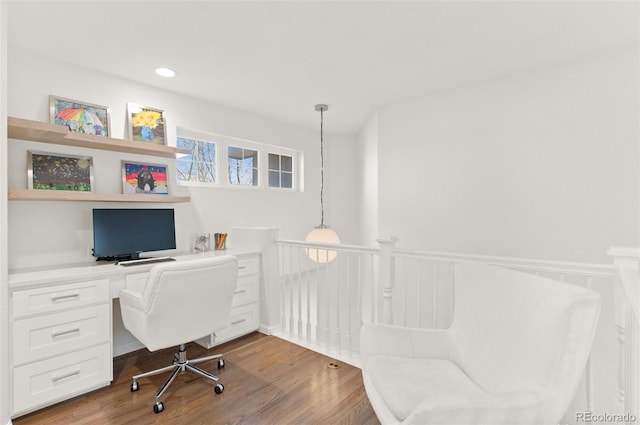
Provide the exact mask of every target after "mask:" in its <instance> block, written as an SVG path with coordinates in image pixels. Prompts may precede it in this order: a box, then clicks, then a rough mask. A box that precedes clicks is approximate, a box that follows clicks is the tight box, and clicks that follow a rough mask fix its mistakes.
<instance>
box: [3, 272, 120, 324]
mask: <svg viewBox="0 0 640 425" xmlns="http://www.w3.org/2000/svg"><path fill="white" fill-rule="evenodd" d="M12 300H13V317H14V318H18V317H24V316H29V315H33V314H41V313H49V312H53V311H60V310H65V309H68V308H72V307H80V306H84V305H89V304H94V303H99V302H107V301H108V300H109V280H108V279H100V280H91V281H86V282H76V283H69V284H66V285H56V286H45V287H41V288H34V289H25V290H22V291H14V292H13V294H12Z"/></svg>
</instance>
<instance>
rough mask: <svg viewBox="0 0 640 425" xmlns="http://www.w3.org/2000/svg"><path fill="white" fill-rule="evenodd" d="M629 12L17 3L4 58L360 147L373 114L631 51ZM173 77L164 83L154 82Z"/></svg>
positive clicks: (408, 4) (470, 6)
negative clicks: (44, 61)
mask: <svg viewBox="0 0 640 425" xmlns="http://www.w3.org/2000/svg"><path fill="white" fill-rule="evenodd" d="M638 10H639V8H638V2H636V1H621V2H616V1H611V0H603V1H576V0H573V1H572V0H565V1H516V0H513V1H490V0H476V1H451V0H449V1H372V2H370V1H350V2H347V1H179V0H174V1H152V0H147V1H137V2H134V1H43V2H34V1H18V0H12V1H10V2H9V6H8V16H9V45H10V47H18V48H22V49H27V50H29V51H33V52H34V53H37V54H42V55H45V56H49V57H55V58H57V59H59V60H61V61H65V62H68V63H71V64H73V65H75V66H85V67H88V68H91V69H95V70H100V71H102V72H106V73H109V74H113V75H117V76H120V77H124V78H128V79H131V80H135V81H139V82H142V83H145V84H149V85H152V86H157V87H161V88H164V89H167V90H171V91H176V92H179V93H183V94H187V95H190V96H195V97H198V98H201V99H205V100H208V101H211V102H214V103H216V104H219V105H223V106H228V107H233V108H237V109H240V110H244V111H248V112H251V113H256V114H260V115H263V116H266V117H269V118H273V119H276V120H279V121H283V122H286V123H289V124H293V125H296V126H301V127H306V128H309V129H311V128H313V129H316V128H317V126H318V122H319V118H318V113H317V112H315V111H314V105H315V104H316V103H327V104H329V111H328V112H327V113H326V114H325V130H326V131H327V132H328V133H333V134H354V133H356V132H357V131H358V130H359V129H360V128H361V126H362V124H363V123H364V122H365V120H366V119H367V118H368V117H369V116H370V114H371V113H372V112H373V111H374V110H375V109H376V108H378V107H380V106H383V105H386V104H390V103H393V102H397V101H401V100H405V99H410V98H413V97H418V96H423V95H425V94H428V93H432V92H437V91H441V90H445V89H447V88H451V87H456V86H460V85H465V84H469V83H473V82H477V81H482V80H486V79H491V78H496V77H501V76H505V75H508V74H512V73H517V72H521V71H525V70H527V69H531V68H539V67H544V66H549V65H552V64H554V63H558V62H563V61H569V60H573V59H575V58H578V57H581V56H584V55H590V54H595V53H600V52H602V51H605V50H607V49H615V48H621V47H623V46H627V47H629V46H634V45H635V46H637V45H638V36H639V34H638V27H639V25H638V18H639V12H638ZM158 66H166V67H170V68H173V69H175V70H176V71H177V73H178V74H177V76H176V77H175V78H173V79H171V80H167V79H164V78H162V77H158V76H156V75H155V74H154V73H153V70H154V68H156V67H158Z"/></svg>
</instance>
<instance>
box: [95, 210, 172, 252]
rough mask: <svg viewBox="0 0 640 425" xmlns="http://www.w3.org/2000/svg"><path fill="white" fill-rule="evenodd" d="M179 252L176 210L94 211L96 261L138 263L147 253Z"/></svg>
mask: <svg viewBox="0 0 640 425" xmlns="http://www.w3.org/2000/svg"><path fill="white" fill-rule="evenodd" d="M175 248H176V230H175V218H174V211H173V209H157V208H150V209H116V208H96V209H94V210H93V256H94V257H96V260H99V261H100V260H105V261H124V260H137V259H139V258H140V254H141V253H143V252H149V251H163V250H167V249H175Z"/></svg>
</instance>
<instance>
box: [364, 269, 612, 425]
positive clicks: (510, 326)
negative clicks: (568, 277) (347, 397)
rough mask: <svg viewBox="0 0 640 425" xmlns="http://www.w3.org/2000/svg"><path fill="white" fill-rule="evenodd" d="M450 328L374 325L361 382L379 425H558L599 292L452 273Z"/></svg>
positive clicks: (494, 274) (502, 274)
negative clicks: (452, 303)
mask: <svg viewBox="0 0 640 425" xmlns="http://www.w3.org/2000/svg"><path fill="white" fill-rule="evenodd" d="M454 298H455V311H454V317H453V322H452V325H451V327H450V328H449V329H415V328H406V327H399V326H392V325H377V324H368V325H365V326H364V327H363V329H362V334H361V355H362V374H363V378H364V384H365V388H366V391H367V395H368V396H369V399H370V401H371V404H372V405H373V408H374V410H375V412H376V414H377V416H378V418H379V419H380V422H381V423H382V424H423V425H427V424H452V425H453V424H456V425H457V424H482V425H492V424H504V425H516V424H532V425H543V424H549V425H557V424H558V423H559V421H560V420H561V419H562V417H563V415H564V414H565V411H566V410H567V408H568V405H569V403H570V402H571V400H572V399H573V396H574V394H575V392H576V389H577V386H578V383H579V380H580V378H581V376H582V373H583V371H584V367H585V364H586V362H587V359H588V356H589V352H590V348H591V343H592V340H593V335H594V333H595V328H596V324H597V321H598V316H599V313H600V297H599V295H598V294H596V293H595V292H593V291H591V290H588V289H584V288H581V287H578V286H575V285H570V284H566V283H562V282H558V281H554V280H550V279H546V278H543V277H538V276H534V275H530V274H527V273H522V272H517V271H513V270H507V269H501V268H497V267H492V266H486V265H479V264H470V263H460V264H456V265H455V266H454Z"/></svg>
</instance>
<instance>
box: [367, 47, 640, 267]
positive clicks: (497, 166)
mask: <svg viewBox="0 0 640 425" xmlns="http://www.w3.org/2000/svg"><path fill="white" fill-rule="evenodd" d="M639 71H640V70H639V67H638V51H637V49H630V50H624V51H617V52H610V53H607V54H603V55H600V56H598V57H590V58H586V59H584V60H581V61H579V62H574V63H568V64H564V65H562V66H556V67H553V68H546V69H541V70H536V71H532V72H529V73H526V74H524V73H523V74H519V75H513V76H510V77H505V78H502V79H498V80H495V81H487V82H485V83H484V84H475V85H472V86H467V87H460V88H458V89H455V90H449V91H446V92H441V93H437V94H433V95H431V96H427V97H422V98H419V99H416V100H412V101H407V102H403V103H398V104H394V105H390V106H386V107H383V108H381V109H380V110H379V111H378V117H377V126H378V134H377V137H378V150H379V152H378V166H379V205H380V209H379V215H380V217H379V228H378V230H379V233H381V234H394V235H398V236H399V238H400V241H399V244H398V246H399V247H403V248H415V249H421V250H434V251H444V252H458V253H473V254H486V255H500V256H515V257H530V258H541V259H552V260H560V261H581V262H602V263H610V259H608V258H607V256H606V250H607V248H608V247H609V246H612V245H615V246H626V245H632V246H637V245H638V243H639V241H638V232H639V228H638V217H639V213H640V210H639V207H638V203H639V190H638V188H639V186H638V183H639V174H638V173H639V169H640V167H639V154H638V153H639V150H638V146H639V145H638V140H639V134H638V118H639V115H638V114H639V108H638V93H639V86H638V75H639Z"/></svg>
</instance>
